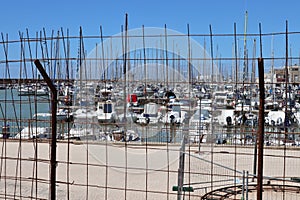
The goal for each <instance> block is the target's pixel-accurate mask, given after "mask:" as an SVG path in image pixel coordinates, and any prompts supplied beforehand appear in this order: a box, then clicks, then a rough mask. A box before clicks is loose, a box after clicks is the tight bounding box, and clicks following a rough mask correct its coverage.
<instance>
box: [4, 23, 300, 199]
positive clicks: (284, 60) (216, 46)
mask: <svg viewBox="0 0 300 200" xmlns="http://www.w3.org/2000/svg"><path fill="white" fill-rule="evenodd" d="M1 36H2V37H1V41H0V45H1V47H2V51H1V52H0V74H1V77H2V79H1V80H0V86H1V90H0V110H1V113H0V116H1V117H0V125H1V126H2V132H1V133H2V135H1V138H2V139H1V145H0V154H1V161H0V186H1V187H0V198H2V199H49V198H51V199H256V197H257V192H260V190H259V189H258V186H261V187H262V188H263V191H261V192H262V197H263V199H298V198H299V191H300V187H299V186H300V185H299V181H300V174H299V170H298V165H299V163H298V162H299V160H298V159H299V157H300V154H299V152H300V151H299V150H300V147H299V145H300V137H299V134H300V132H299V130H300V129H299V123H300V115H299V113H300V95H299V94H300V88H299V82H300V79H299V77H300V70H299V65H300V63H299V61H300V57H299V52H297V51H298V49H297V46H298V43H299V42H300V32H290V31H289V30H288V26H287V24H286V32H276V33H264V32H263V31H262V28H261V26H259V28H258V31H257V33H239V32H238V31H237V28H236V25H235V24H234V26H233V31H232V33H226V34H218V33H214V32H213V27H212V26H210V27H209V29H208V33H191V32H190V28H189V25H188V26H187V32H186V33H179V32H177V31H174V30H171V29H167V27H166V26H165V27H164V28H147V27H144V26H142V27H141V28H138V29H128V24H127V20H126V23H125V26H124V27H122V30H121V32H120V33H118V34H116V35H105V34H103V32H102V27H101V28H100V32H99V35H95V36H92V35H84V34H83V30H82V29H81V28H80V30H79V33H78V34H73V33H69V30H67V29H63V28H62V29H60V30H58V31H54V30H52V31H48V30H46V29H43V30H42V31H39V32H36V33H30V32H29V30H26V31H25V32H21V31H20V32H19V38H18V39H10V38H9V36H8V35H5V34H3V33H2V35H1ZM258 57H261V58H263V59H264V67H265V69H264V74H263V75H262V76H263V79H264V83H263V86H264V89H265V99H264V102H263V103H264V105H261V102H260V101H259V97H260V94H259V93H260V92H259V81H258V72H257V71H258V70H257V68H258V61H257V58H258ZM37 59H38V60H39V61H40V64H41V66H40V67H42V69H43V70H44V71H45V72H46V73H47V75H48V76H49V80H48V82H47V83H49V84H50V83H52V84H53V88H52V89H53V90H54V89H55V90H56V91H57V98H53V93H52V95H51V91H50V89H49V87H48V85H49V84H48V85H47V84H46V81H45V80H44V79H43V77H42V75H41V74H40V72H41V71H38V69H37V68H36V65H35V64H34V61H35V60H37ZM1 81H2V82H1ZM51 103H52V104H51ZM53 103H54V104H53ZM56 106H57V108H56ZM260 106H263V108H264V109H263V110H264V112H263V113H262V115H259V113H260V111H261V110H262V109H260V108H261V107H260ZM53 116H54V117H53ZM259 116H264V119H261V120H262V122H263V125H261V124H259ZM259 129H263V130H264V131H263V132H262V133H263V141H260V142H258V136H259V133H261V132H259ZM54 132H55V135H56V136H55V138H54V137H52V136H53V135H54V134H53V133H54ZM258 147H262V148H263V150H264V153H263V155H262V159H261V160H259V159H260V158H259V157H258V155H259V151H258ZM259 163H260V164H259ZM262 164H263V165H262ZM258 169H260V170H263V174H262V173H261V174H259V172H261V171H259V170H258ZM260 175H261V181H262V182H261V185H259V184H260V183H259V182H258V179H259V176H260Z"/></svg>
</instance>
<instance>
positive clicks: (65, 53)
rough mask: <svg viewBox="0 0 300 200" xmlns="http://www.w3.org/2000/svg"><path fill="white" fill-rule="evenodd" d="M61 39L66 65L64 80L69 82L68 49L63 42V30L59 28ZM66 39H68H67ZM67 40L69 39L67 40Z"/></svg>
mask: <svg viewBox="0 0 300 200" xmlns="http://www.w3.org/2000/svg"><path fill="white" fill-rule="evenodd" d="M61 37H62V42H63V49H64V55H65V64H66V77H65V78H66V79H67V80H69V59H68V52H67V51H68V49H67V47H66V41H65V36H64V32H63V28H61ZM67 39H68V37H67ZM68 40H69V39H68Z"/></svg>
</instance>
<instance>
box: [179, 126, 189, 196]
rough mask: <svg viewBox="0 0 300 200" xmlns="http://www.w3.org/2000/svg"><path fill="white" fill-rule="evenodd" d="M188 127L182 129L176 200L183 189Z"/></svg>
mask: <svg viewBox="0 0 300 200" xmlns="http://www.w3.org/2000/svg"><path fill="white" fill-rule="evenodd" d="M187 134H188V129H187V130H186V129H184V130H183V140H182V144H181V148H180V152H179V168H178V190H177V200H181V195H182V191H183V179H184V157H185V144H186V140H187V136H188V135H187Z"/></svg>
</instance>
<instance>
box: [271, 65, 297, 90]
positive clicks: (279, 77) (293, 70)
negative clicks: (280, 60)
mask: <svg viewBox="0 0 300 200" xmlns="http://www.w3.org/2000/svg"><path fill="white" fill-rule="evenodd" d="M299 77H300V71H299V66H298V65H293V66H289V67H288V79H289V80H288V82H289V83H293V84H294V85H299V82H300V79H299ZM270 78H271V74H270ZM285 82H286V72H285V68H284V67H283V68H280V69H274V75H273V83H275V84H276V85H277V86H280V85H281V84H284V83H285Z"/></svg>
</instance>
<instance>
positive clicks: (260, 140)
mask: <svg viewBox="0 0 300 200" xmlns="http://www.w3.org/2000/svg"><path fill="white" fill-rule="evenodd" d="M258 76H259V113H258V115H259V117H258V119H259V121H258V130H257V137H256V138H257V140H258V141H257V142H258V143H257V144H258V167H257V200H262V192H263V157H264V153H263V150H264V112H265V109H264V108H265V107H264V101H265V88H264V60H263V58H258Z"/></svg>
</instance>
